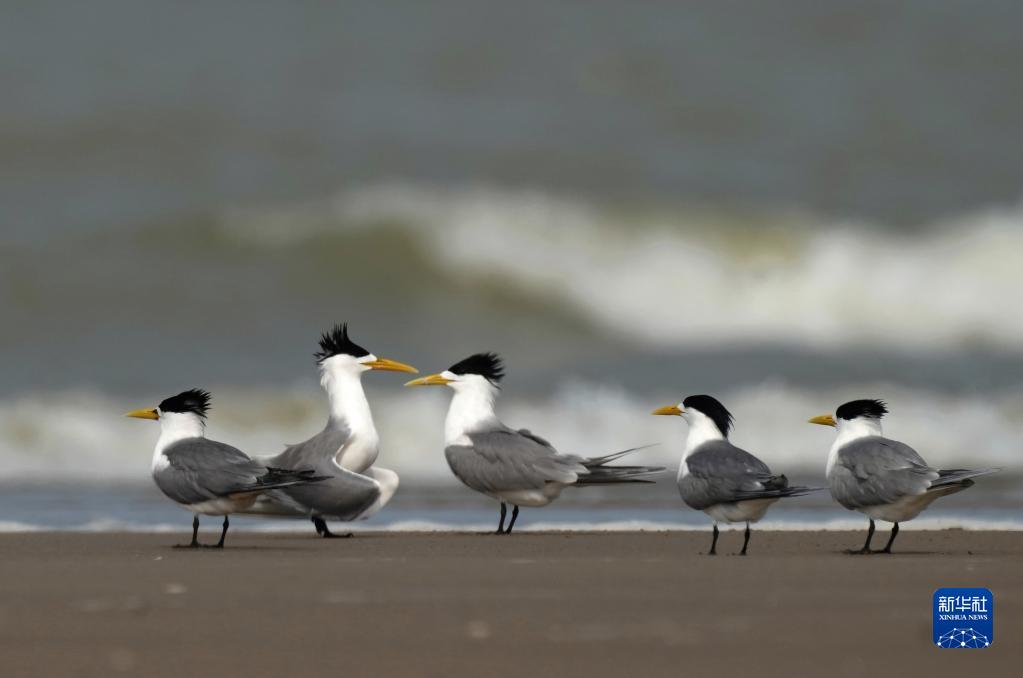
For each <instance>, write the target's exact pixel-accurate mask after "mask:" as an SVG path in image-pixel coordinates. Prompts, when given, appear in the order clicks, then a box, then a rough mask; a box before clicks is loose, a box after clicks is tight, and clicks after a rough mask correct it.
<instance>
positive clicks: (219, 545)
mask: <svg viewBox="0 0 1023 678" xmlns="http://www.w3.org/2000/svg"><path fill="white" fill-rule="evenodd" d="M230 524H231V523H229V522H228V521H227V516H224V529H222V530H221V531H220V541H218V542H217V543H216V544H214V545H213V547H212V548H215V549H222V548H224V537H226V536H227V528H228V526H229V525H230Z"/></svg>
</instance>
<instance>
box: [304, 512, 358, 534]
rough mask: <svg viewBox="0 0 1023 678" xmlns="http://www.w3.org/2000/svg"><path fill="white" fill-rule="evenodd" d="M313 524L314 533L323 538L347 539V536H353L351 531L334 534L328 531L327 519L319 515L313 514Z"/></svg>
mask: <svg viewBox="0 0 1023 678" xmlns="http://www.w3.org/2000/svg"><path fill="white" fill-rule="evenodd" d="M313 525H314V526H315V527H316V534H318V535H320V536H321V537H323V538H324V539H348V538H349V537H354V536H355V535H354V534H352V533H351V532H347V533H345V534H334V533H333V532H331V531H330V528H329V527H327V521H326V520H324V519H323V518H320V517H319V516H313Z"/></svg>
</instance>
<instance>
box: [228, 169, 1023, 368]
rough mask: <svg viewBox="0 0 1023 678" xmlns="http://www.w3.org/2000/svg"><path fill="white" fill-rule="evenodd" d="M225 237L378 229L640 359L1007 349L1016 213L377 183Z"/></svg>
mask: <svg viewBox="0 0 1023 678" xmlns="http://www.w3.org/2000/svg"><path fill="white" fill-rule="evenodd" d="M216 228H217V229H218V231H219V232H220V233H221V234H222V235H224V236H225V237H226V238H227V239H228V240H229V241H231V242H235V243H244V244H245V245H246V246H255V247H263V248H273V249H275V250H276V249H285V248H299V249H300V248H302V247H304V246H307V245H308V246H312V247H315V248H318V249H319V248H322V247H323V242H322V239H323V238H325V237H326V238H337V239H341V240H342V241H343V240H344V239H346V238H352V237H362V236H365V235H366V234H367V233H369V232H374V233H377V234H379V233H382V232H384V233H390V234H392V235H394V237H396V238H400V239H401V240H402V241H403V242H411V243H413V245H414V248H413V249H414V251H415V256H417V257H422V258H423V259H424V260H425V262H426V265H427V267H432V268H433V269H435V270H438V271H443V272H444V275H447V276H453V277H454V278H455V279H456V281H457V282H459V283H460V284H461V285H464V286H466V287H469V286H473V285H479V284H480V283H488V284H498V285H500V286H502V287H504V288H506V289H510V290H514V291H515V292H516V294H519V295H522V296H524V297H525V298H531V299H537V300H542V301H543V302H544V303H550V302H551V301H556V302H557V303H559V304H561V305H562V307H563V308H565V309H566V310H567V311H569V312H571V313H575V314H579V315H580V316H581V317H584V318H586V319H588V320H589V321H590V322H592V323H593V325H594V326H595V327H599V328H601V329H603V330H604V331H607V332H609V333H611V334H612V335H618V336H622V337H627V338H630V339H633V340H636V341H641V342H643V343H644V344H645V345H648V346H654V347H678V346H682V345H691V344H706V343H709V342H719V341H737V340H749V339H755V340H757V341H761V342H772V341H773V342H787V343H791V344H795V345H808V344H809V345H815V346H839V347H846V346H857V345H883V346H894V347H900V348H931V349H939V348H949V347H963V346H966V347H973V346H986V345H990V346H999V347H1003V348H1006V347H1007V348H1011V349H1013V350H1015V349H1018V347H1019V342H1020V339H1021V337H1023V315H1020V314H1017V313H1012V312H1007V310H1006V307H1005V304H1004V300H1005V299H1006V298H1011V295H1012V293H1013V292H1016V293H1019V292H1023V269H1021V268H1020V266H1019V265H1018V256H1017V253H1018V252H1020V251H1023V208H1014V209H1004V210H989V211H985V212H981V213H977V214H972V215H966V216H963V217H960V218H955V219H950V220H946V221H943V222H941V223H938V224H932V225H930V226H928V227H926V228H918V229H912V230H905V229H903V230H898V231H895V230H887V229H885V228H883V227H882V226H881V225H877V224H865V223H856V222H852V221H847V220H846V221H843V220H829V219H822V218H818V217H814V216H813V215H809V214H806V213H798V212H791V213H786V212H762V213H745V214H736V213H731V214H727V213H722V212H715V211H711V210H697V209H694V210H686V209H684V208H669V207H665V206H657V205H654V206H643V207H632V208H629V207H622V206H618V207H615V206H609V205H602V204H600V203H599V202H596V201H593V200H583V199H573V198H568V197H561V196H552V195H550V194H546V193H541V192H536V191H510V190H496V189H488V188H470V189H450V190H441V189H429V188H423V187H417V186H408V185H401V184H395V185H377V186H370V187H366V188H357V189H353V190H350V191H345V192H342V193H340V194H338V195H337V196H335V197H334V198H332V199H330V200H324V201H319V202H310V203H306V204H302V205H295V206H285V207H280V208H260V209H244V210H231V211H228V212H227V213H225V214H224V215H223V216H222V217H221V218H220V219H218V220H217V226H216Z"/></svg>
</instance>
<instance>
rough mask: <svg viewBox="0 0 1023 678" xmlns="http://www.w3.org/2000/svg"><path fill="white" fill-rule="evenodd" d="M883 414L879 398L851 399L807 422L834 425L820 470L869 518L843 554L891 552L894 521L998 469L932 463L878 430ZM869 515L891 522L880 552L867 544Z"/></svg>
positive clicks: (834, 492)
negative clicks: (863, 533)
mask: <svg viewBox="0 0 1023 678" xmlns="http://www.w3.org/2000/svg"><path fill="white" fill-rule="evenodd" d="M886 414H888V406H887V405H886V404H885V403H884V402H882V401H880V400H852V401H850V402H847V403H845V404H844V405H842V406H841V407H839V408H838V409H837V410H835V416H831V415H830V414H822V415H820V416H819V417H814V418H812V419H810V423H811V424H821V425H823V426H834V427H835V428H836V429H837V430H838V435H837V437H836V438H835V442H834V444H833V445H832V446H831V450H830V451H829V452H828V464H827V470H826V474H827V478H828V485H829V486H830V488H831V496H832V497H834V498H835V501H837V502H838V503H839V504H841V505H842V506H844V507H845V508H847V509H849V510H850V511H859V512H860V513H863V514H865V515H866V516H867V517H868V518H869V519H870V527H869V528H868V529H867V541H866V543H864V544H863V548H861V549H859V550H858V551H857V550H850V551H848V553H856V554H860V553H891V552H892V544H893V543H894V542H895V537H896V535H898V534H899V523H900V522H904V521H907V520H912V519H913V518H916V517H917V516H918V515H919V514H920V512H921V511H923V510H924V509H925V508H927V507H928V506H929V505H930V503H931V502H932V501H934V500H935V499H937V498H938V497H944V496H945V495H947V494H953V493H955V492H961V491H962V490H965V489H966V488H967V487H970V486H972V485H973V480H972V478H976V477H977V476H983V475H987V474H989V473H994V472H995V471H997V470H998V469H985V470H983V471H970V470H967V469H950V470H939V469H936V468H932V467H931V466H929V465H928V464H927V462H926V461H924V459H923V457H921V456H920V455H919V454H917V452H916V450H914V449H913V448H912V447H910V446H909V445H906V444H905V443H900V442H899V441H897V440H892V439H891V438H885V437H884V436H883V435H882V434H881V418H882V417H883V416H884V415H886ZM875 520H884V521H887V522H890V523H893V525H892V533H891V536H890V537H889V538H888V543H887V544H886V545H885V547H884V548H883V549H881V551H872V550H871V548H870V540H871V539H872V538H873V537H874V521H875Z"/></svg>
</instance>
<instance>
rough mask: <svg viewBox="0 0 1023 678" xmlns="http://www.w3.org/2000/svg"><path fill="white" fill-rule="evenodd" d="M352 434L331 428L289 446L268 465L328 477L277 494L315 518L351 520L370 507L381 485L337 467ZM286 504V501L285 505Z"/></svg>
mask: <svg viewBox="0 0 1023 678" xmlns="http://www.w3.org/2000/svg"><path fill="white" fill-rule="evenodd" d="M350 436H351V432H350V431H349V430H348V428H347V427H345V428H335V427H332V428H328V429H326V430H324V431H321V432H320V433H318V434H316V435H314V436H313V437H312V438H310V439H309V440H306V441H305V442H302V443H298V444H296V445H288V447H287V448H286V449H285V450H284V451H283V452H281V453H280V454H278V455H277V456H276V457H273V458H271V459H268V460H267V464H268V465H269V466H276V467H281V468H295V469H313V470H314V471H315V472H316V475H318V476H327V479H326V480H322V481H320V482H318V483H315V484H309V485H296V486H294V487H288V488H285V489H282V490H274V492H273V493H272V494H271V496H276V495H277V494H278V493H280V494H284V495H286V496H287V497H288V498H289V499H291V500H293V501H295V502H298V503H299V504H301V505H302V506H303V507H305V508H306V509H308V510H309V512H310V514H312V515H316V516H329V517H334V518H340V519H341V520H352V519H354V518H355V517H357V516H358V515H359V514H360V513H362V512H363V511H365V510H366V509H367V508H369V507H370V505H371V504H373V502H375V501H376V500H377V498H378V497H379V496H380V486H379V485H378V484H377V482H376V481H375V480H373V479H372V478H368V477H366V476H364V475H361V474H358V473H355V472H353V471H349V470H348V469H344V468H342V467H341V466H339V465H338V463H337V461H336V459H337V454H338V452H340V451H341V449H342V448H343V447H344V446H345V444H346V443H347V442H348V439H349V437H350ZM282 503H287V502H282Z"/></svg>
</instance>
